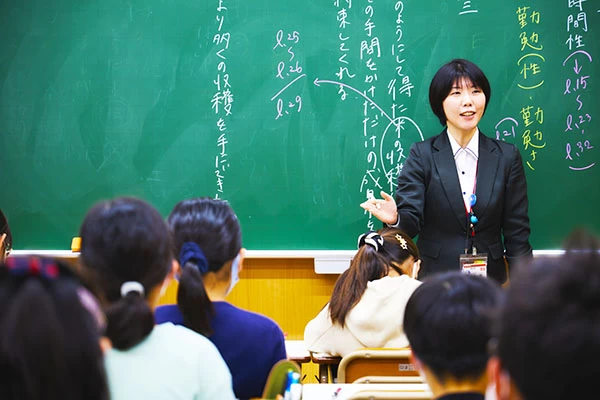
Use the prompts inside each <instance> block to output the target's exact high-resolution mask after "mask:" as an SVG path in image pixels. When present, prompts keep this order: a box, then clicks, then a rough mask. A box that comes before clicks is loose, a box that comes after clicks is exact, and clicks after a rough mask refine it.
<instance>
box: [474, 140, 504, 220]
mask: <svg viewBox="0 0 600 400" xmlns="http://www.w3.org/2000/svg"><path fill="white" fill-rule="evenodd" d="M499 161H500V155H499V154H498V151H497V148H496V146H494V142H493V141H492V139H490V138H488V137H487V136H485V135H484V134H483V133H481V132H479V163H478V166H477V188H476V189H475V193H476V194H477V204H476V205H475V207H473V211H474V212H475V214H476V215H479V216H481V215H483V214H485V211H486V208H487V206H488V204H489V202H490V198H491V197H492V190H493V187H494V182H495V181H496V174H497V172H498V163H499Z"/></svg>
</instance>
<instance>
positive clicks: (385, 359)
mask: <svg viewBox="0 0 600 400" xmlns="http://www.w3.org/2000/svg"><path fill="white" fill-rule="evenodd" d="M365 376H380V377H381V376H394V377H415V378H416V377H419V372H418V371H417V370H416V369H415V368H414V366H413V365H412V364H411V362H410V349H408V348H401V349H387V348H377V349H373V348H368V349H360V350H356V351H353V352H351V353H349V354H347V355H345V356H344V357H343V358H342V360H341V361H340V365H339V366H338V373H337V381H338V383H352V382H354V381H355V380H357V379H359V378H361V377H365Z"/></svg>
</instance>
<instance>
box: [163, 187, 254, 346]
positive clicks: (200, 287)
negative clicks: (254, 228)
mask: <svg viewBox="0 0 600 400" xmlns="http://www.w3.org/2000/svg"><path fill="white" fill-rule="evenodd" d="M167 221H168V224H169V228H170V229H171V232H172V235H173V246H174V250H175V256H176V258H177V259H178V261H179V266H180V268H181V269H180V273H179V288H178V293H177V304H178V306H179V309H180V310H181V312H182V314H183V319H184V325H185V326H187V327H188V328H190V329H192V330H195V331H196V332H200V333H202V334H205V335H208V334H210V333H211V328H210V324H209V319H210V315H211V313H212V304H211V302H210V299H209V298H208V296H207V293H206V288H205V282H204V279H205V277H206V276H207V275H208V274H210V276H211V278H212V279H214V280H215V281H216V282H217V284H219V285H221V286H223V285H225V286H224V287H226V289H227V293H228V292H229V291H230V290H231V289H232V288H233V285H234V284H235V282H236V281H237V273H238V270H239V267H240V264H241V262H242V257H243V255H242V254H243V251H242V231H241V228H240V223H239V221H238V219H237V217H236V215H235V212H234V211H233V209H232V208H231V206H230V205H229V203H228V202H227V201H224V200H219V199H212V198H209V197H201V198H194V199H188V200H183V201H181V202H179V203H177V204H176V205H175V207H174V208H173V210H172V211H171V213H170V214H169V217H168V219H167Z"/></svg>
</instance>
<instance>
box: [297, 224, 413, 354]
mask: <svg viewBox="0 0 600 400" xmlns="http://www.w3.org/2000/svg"><path fill="white" fill-rule="evenodd" d="M419 266H420V260H419V250H418V249H417V246H416V245H415V244H414V242H413V241H412V240H411V239H410V237H409V236H408V235H406V234H405V233H404V232H402V231H400V230H398V229H396V228H383V229H380V230H379V231H377V232H367V233H365V234H362V235H361V236H360V237H359V240H358V251H357V252H356V255H355V257H354V258H353V259H352V261H351V263H350V267H349V268H348V269H347V270H346V271H344V272H343V273H342V275H340V277H339V278H338V280H337V282H336V284H335V286H334V288H333V293H332V295H331V300H330V302H329V303H328V304H327V305H326V306H325V307H324V308H323V309H322V310H321V312H320V313H319V314H318V315H317V316H316V317H315V318H314V319H313V320H312V321H310V322H309V323H308V324H307V325H306V328H305V330H304V343H305V344H306V346H307V349H308V350H309V351H311V352H316V353H329V354H331V355H334V356H342V357H343V356H344V355H346V354H348V353H350V352H352V351H354V350H357V349H360V348H363V347H406V346H408V340H407V338H406V335H405V334H404V331H403V329H402V323H401V321H402V317H403V315H404V307H405V306H406V302H407V301H408V298H409V297H410V295H411V294H412V293H413V292H414V291H415V289H416V288H417V287H418V286H419V285H420V284H421V282H419V281H418V280H416V279H415V278H416V276H417V274H418V270H419Z"/></svg>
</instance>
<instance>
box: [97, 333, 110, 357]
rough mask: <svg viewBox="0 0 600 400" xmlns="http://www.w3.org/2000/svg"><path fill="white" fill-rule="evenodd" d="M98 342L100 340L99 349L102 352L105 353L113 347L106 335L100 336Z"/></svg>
mask: <svg viewBox="0 0 600 400" xmlns="http://www.w3.org/2000/svg"><path fill="white" fill-rule="evenodd" d="M99 342H100V350H102V353H106V352H107V351H109V350H110V349H112V347H113V346H112V342H111V341H110V339H109V338H107V337H106V336H102V337H100V340H99Z"/></svg>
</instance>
